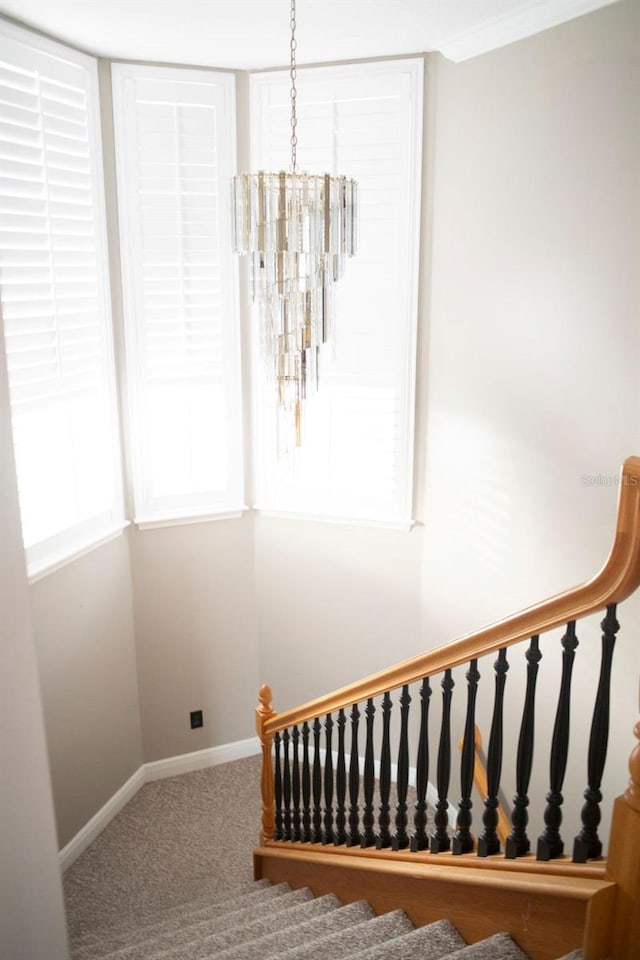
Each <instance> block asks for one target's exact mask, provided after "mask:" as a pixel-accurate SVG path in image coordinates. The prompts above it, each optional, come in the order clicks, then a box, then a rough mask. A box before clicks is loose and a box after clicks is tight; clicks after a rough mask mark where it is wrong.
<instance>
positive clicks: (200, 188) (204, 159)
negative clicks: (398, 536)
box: [112, 64, 243, 523]
mask: <svg viewBox="0 0 640 960" xmlns="http://www.w3.org/2000/svg"><path fill="white" fill-rule="evenodd" d="M112 71H113V90H114V117H115V136H116V155H117V176H118V198H119V214H120V235H121V254H122V272H123V291H124V313H125V341H126V349H127V369H128V385H129V386H128V391H129V399H130V405H129V406H130V422H131V438H132V461H133V472H134V496H135V519H136V521H137V522H138V523H154V522H166V521H171V520H174V519H181V518H182V519H184V518H193V517H198V516H208V515H215V514H226V513H233V512H237V511H239V510H241V509H242V506H243V472H242V448H243V443H242V418H241V382H240V352H239V350H240V346H239V318H238V305H237V267H236V264H235V262H234V258H233V252H232V246H231V237H230V213H229V200H230V181H231V177H232V175H233V173H234V172H235V92H234V78H233V76H232V75H230V74H219V73H213V72H205V71H194V70H182V69H171V68H153V67H139V66H135V65H132V64H116V65H114V66H113V67H112Z"/></svg>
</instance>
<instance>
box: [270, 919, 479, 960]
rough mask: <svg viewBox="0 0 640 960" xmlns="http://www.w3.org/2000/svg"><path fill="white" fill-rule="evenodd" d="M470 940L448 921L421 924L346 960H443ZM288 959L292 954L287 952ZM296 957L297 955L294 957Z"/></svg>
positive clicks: (351, 954)
mask: <svg viewBox="0 0 640 960" xmlns="http://www.w3.org/2000/svg"><path fill="white" fill-rule="evenodd" d="M463 947H466V943H465V941H464V940H463V938H462V937H461V936H460V934H459V933H458V931H457V930H456V928H455V927H454V926H453V924H451V923H449V921H448V920H437V921H436V922H435V923H430V924H428V925H427V926H426V927H418V929H417V930H415V929H414V930H411V931H410V932H409V933H406V934H404V935H403V936H400V937H398V938H397V939H396V940H394V941H392V942H391V943H385V944H381V945H379V946H372V947H369V948H367V949H363V950H358V951H357V952H356V953H350V954H348V955H347V956H346V957H345V958H344V960H440V958H441V957H447V958H448V957H449V955H450V954H453V953H454V951H458V952H459V951H460V950H461V948H463ZM285 956H286V957H287V960H289V957H288V955H287V954H285ZM291 960H293V958H291Z"/></svg>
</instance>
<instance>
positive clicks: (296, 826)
mask: <svg viewBox="0 0 640 960" xmlns="http://www.w3.org/2000/svg"><path fill="white" fill-rule="evenodd" d="M299 743H300V731H299V730H298V727H297V726H294V728H293V730H292V731H291V746H292V754H293V755H292V758H291V795H292V800H293V814H292V817H291V838H292V839H293V840H301V839H302V832H301V830H300V823H301V817H300V757H299V752H298V746H299Z"/></svg>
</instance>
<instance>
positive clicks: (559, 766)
mask: <svg viewBox="0 0 640 960" xmlns="http://www.w3.org/2000/svg"><path fill="white" fill-rule="evenodd" d="M577 646H578V640H577V638H576V622H575V620H572V621H571V622H570V623H568V624H567V631H566V633H565V635H564V637H563V638H562V647H563V652H562V678H561V680H560V695H559V696H558V708H557V710H556V719H555V723H554V726H553V738H552V741H551V762H550V764H549V792H548V794H547V808H546V810H545V812H544V822H545V830H544V833H543V834H542V835H541V836H540V837H539V838H538V850H537V854H536V856H537V859H538V860H553V859H555V858H556V857H561V856H562V853H563V851H564V843H563V842H562V838H561V836H560V824H561V823H562V803H563V799H564V798H563V796H562V784H563V783H564V775H565V771H566V769H567V755H568V752H569V708H570V705H571V672H572V670H573V661H574V658H575V651H576V647H577Z"/></svg>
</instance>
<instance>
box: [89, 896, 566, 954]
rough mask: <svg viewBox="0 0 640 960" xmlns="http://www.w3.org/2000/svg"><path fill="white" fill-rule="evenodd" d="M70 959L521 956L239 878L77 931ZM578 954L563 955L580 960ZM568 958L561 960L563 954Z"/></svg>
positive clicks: (445, 929) (503, 940)
mask: <svg viewBox="0 0 640 960" xmlns="http://www.w3.org/2000/svg"><path fill="white" fill-rule="evenodd" d="M72 957H73V960H268V958H274V960H275V958H277V960H441V958H445V957H446V958H447V960H527V958H526V955H525V954H524V953H523V952H522V950H520V948H519V947H518V946H517V945H516V944H515V943H514V941H513V940H512V939H511V937H510V936H509V935H508V934H506V933H498V934H496V935H495V936H493V937H490V938H489V939H487V940H483V941H482V942H480V943H474V944H471V945H467V944H465V941H464V940H463V939H462V937H461V936H460V934H459V933H458V932H457V930H455V928H454V927H452V926H451V924H450V923H449V922H448V921H446V920H440V921H438V922H437V923H432V924H430V925H429V926H426V927H421V928H420V929H415V928H414V926H413V924H412V922H411V920H409V918H408V917H407V915H406V914H405V913H404V912H403V911H402V910H393V911H391V912H390V913H386V914H383V915H382V916H376V915H375V914H374V912H373V910H372V909H371V907H370V906H369V904H368V903H366V902H365V901H364V900H359V901H356V902H355V903H350V904H347V905H344V904H342V903H341V901H340V900H339V899H338V898H337V897H336V896H334V895H333V894H328V895H326V896H323V897H314V896H313V894H312V893H311V891H310V890H309V889H307V888H304V889H301V890H291V888H290V887H289V886H288V884H286V883H281V884H277V885H275V886H272V885H270V884H269V883H268V882H267V881H263V880H260V881H257V882H256V883H246V884H244V885H242V886H241V887H238V888H235V889H234V890H233V891H231V890H230V891H228V892H227V893H225V894H223V895H218V896H217V897H214V896H199V897H198V898H197V899H195V900H194V899H191V900H187V901H185V902H184V903H181V904H176V905H174V906H172V907H170V908H169V909H165V910H162V911H159V912H158V913H156V914H152V913H147V914H143V915H141V916H139V917H138V918H136V919H135V920H133V919H131V918H129V919H128V920H127V922H126V923H123V924H118V925H113V924H112V925H109V926H107V925H105V926H103V927H101V928H99V929H96V930H94V931H93V932H92V933H89V934H88V933H85V934H83V935H82V936H77V937H75V939H74V940H73V943H72ZM580 958H581V953H580V952H579V951H578V952H577V953H575V954H571V960H580ZM567 960H569V958H567Z"/></svg>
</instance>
